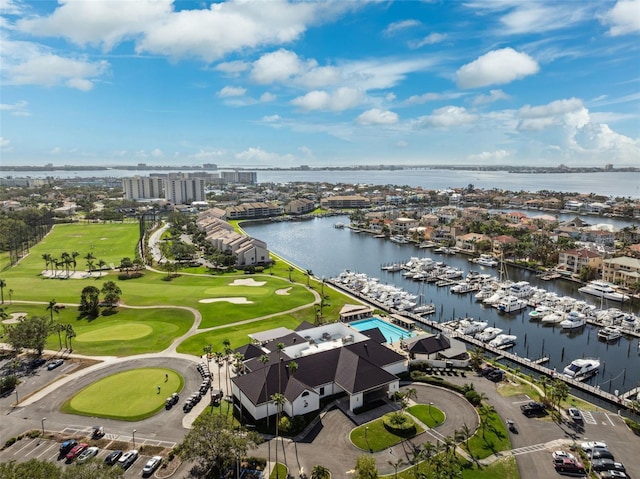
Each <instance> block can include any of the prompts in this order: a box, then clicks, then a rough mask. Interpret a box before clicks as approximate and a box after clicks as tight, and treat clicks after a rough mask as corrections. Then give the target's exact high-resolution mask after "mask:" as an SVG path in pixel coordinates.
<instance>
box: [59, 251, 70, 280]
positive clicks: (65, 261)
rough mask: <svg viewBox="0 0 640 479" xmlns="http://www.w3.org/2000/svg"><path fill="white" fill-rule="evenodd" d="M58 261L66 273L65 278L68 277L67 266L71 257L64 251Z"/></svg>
mask: <svg viewBox="0 0 640 479" xmlns="http://www.w3.org/2000/svg"><path fill="white" fill-rule="evenodd" d="M60 259H61V260H62V262H63V263H64V267H65V270H66V272H67V277H69V266H71V262H72V261H71V255H69V253H67V252H66V251H65V252H63V253H62V254H61V255H60Z"/></svg>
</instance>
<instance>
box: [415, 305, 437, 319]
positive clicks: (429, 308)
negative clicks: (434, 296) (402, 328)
mask: <svg viewBox="0 0 640 479" xmlns="http://www.w3.org/2000/svg"><path fill="white" fill-rule="evenodd" d="M435 312H436V305H435V304H433V303H428V304H427V303H425V304H419V305H418V306H416V307H415V308H413V313H414V314H418V315H420V316H426V315H428V314H433V313H435Z"/></svg>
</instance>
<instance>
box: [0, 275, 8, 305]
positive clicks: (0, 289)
mask: <svg viewBox="0 0 640 479" xmlns="http://www.w3.org/2000/svg"><path fill="white" fill-rule="evenodd" d="M6 286H7V282H6V281H5V280H4V279H1V278H0V298H2V299H1V300H0V303H2V304H4V288H5V287H6Z"/></svg>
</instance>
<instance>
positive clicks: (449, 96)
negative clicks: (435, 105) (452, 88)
mask: <svg viewBox="0 0 640 479" xmlns="http://www.w3.org/2000/svg"><path fill="white" fill-rule="evenodd" d="M462 95H464V93H460V92H451V93H433V92H430V93H423V94H422V95H412V96H410V97H409V98H407V99H406V100H405V101H404V104H405V105H422V104H424V103H427V102H430V101H439V100H453V99H456V98H460V97H461V96H462Z"/></svg>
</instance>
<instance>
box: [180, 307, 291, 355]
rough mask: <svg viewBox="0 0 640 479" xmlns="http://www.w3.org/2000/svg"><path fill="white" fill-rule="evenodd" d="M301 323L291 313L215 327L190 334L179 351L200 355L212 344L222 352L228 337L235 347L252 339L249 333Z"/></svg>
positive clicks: (181, 344)
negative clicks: (235, 324)
mask: <svg viewBox="0 0 640 479" xmlns="http://www.w3.org/2000/svg"><path fill="white" fill-rule="evenodd" d="M299 324H300V320H298V319H296V318H294V317H292V316H289V315H282V316H276V317H274V318H269V319H261V320H260V321H256V322H253V323H248V324H239V325H237V326H229V327H226V328H221V329H214V330H212V331H208V332H206V333H199V334H196V335H194V336H190V337H189V338H187V339H185V340H184V341H183V342H182V343H180V345H179V346H178V349H177V351H178V352H179V353H186V354H193V355H195V356H200V355H201V354H202V353H203V351H202V348H203V347H205V346H207V345H209V344H211V346H212V349H213V351H220V352H222V351H224V346H223V344H222V342H223V341H224V340H225V339H228V340H229V341H230V342H231V347H232V348H234V349H235V348H237V347H239V346H243V345H245V344H247V343H249V342H250V341H251V340H250V339H249V336H247V335H248V334H251V333H257V332H260V331H267V330H269V329H273V328H277V327H283V328H289V329H295V328H296V327H298V325H299Z"/></svg>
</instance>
